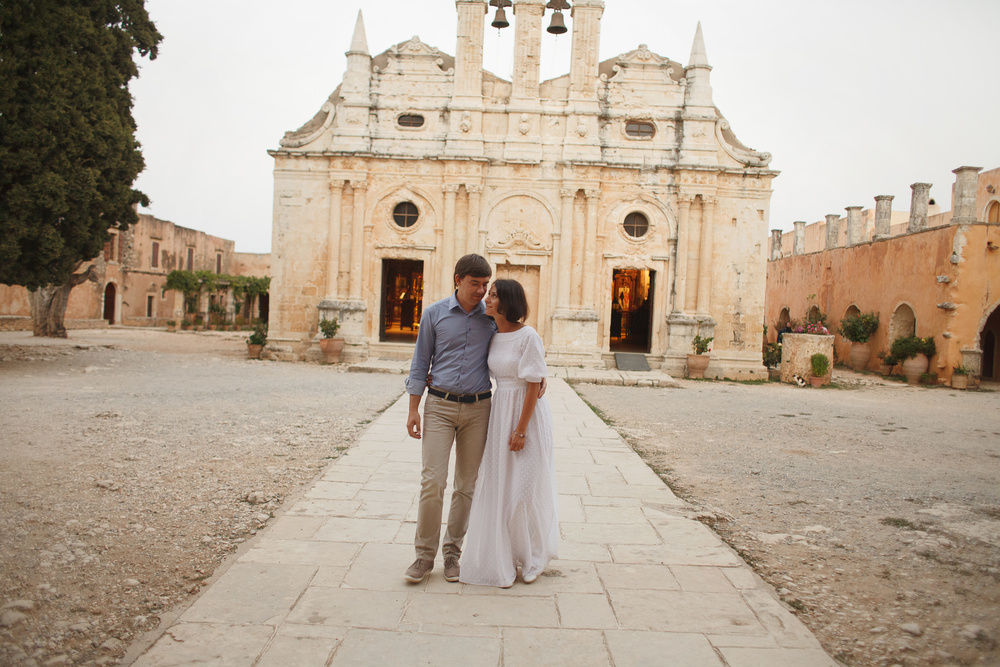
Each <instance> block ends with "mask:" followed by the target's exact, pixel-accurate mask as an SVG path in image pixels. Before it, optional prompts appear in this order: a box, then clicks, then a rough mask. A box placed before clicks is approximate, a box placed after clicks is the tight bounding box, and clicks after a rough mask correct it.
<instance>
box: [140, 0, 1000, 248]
mask: <svg viewBox="0 0 1000 667" xmlns="http://www.w3.org/2000/svg"><path fill="white" fill-rule="evenodd" d="M516 1H517V0H515V3H516ZM570 2H571V4H572V0H570ZM146 8H147V10H148V11H149V14H150V17H151V18H152V19H153V21H154V22H156V24H157V27H158V28H159V30H160V32H161V33H162V34H163V43H162V44H161V45H160V54H159V57H158V58H157V59H156V60H155V61H152V62H150V61H148V60H143V61H142V63H141V75H140V78H139V79H138V80H137V81H135V82H133V85H132V93H133V95H134V97H135V109H134V114H135V119H136V122H137V123H138V127H139V129H138V138H139V141H140V142H141V143H142V147H143V154H144V157H145V160H146V170H145V172H143V173H142V175H140V177H139V179H138V181H137V183H136V185H137V187H138V188H139V189H140V190H142V191H143V192H145V193H146V194H147V195H148V196H149V198H150V199H151V200H152V203H151V205H150V208H149V209H148V210H147V209H144V212H146V213H151V214H153V215H155V216H156V217H158V218H162V219H165V220H170V221H171V222H174V223H176V224H178V225H182V226H184V227H190V228H193V229H198V230H201V231H204V232H207V233H209V234H213V235H216V236H221V237H224V238H228V239H233V240H235V241H236V249H237V250H238V251H240V252H269V251H270V249H271V211H272V198H273V174H272V170H273V166H274V163H273V159H272V158H271V157H270V156H269V155H268V154H267V150H268V149H275V148H277V147H278V142H279V140H280V139H281V137H282V135H283V134H284V133H285V132H286V131H288V130H294V129H296V128H298V127H299V126H300V125H302V124H303V123H305V122H306V121H307V120H309V119H310V118H311V117H312V116H313V115H314V114H315V113H316V111H318V110H319V108H320V106H321V105H322V104H323V102H324V101H325V100H326V98H327V97H328V96H329V95H330V93H331V92H333V89H334V88H336V86H337V85H338V84H339V83H340V81H341V79H342V77H343V74H344V68H345V63H346V59H345V57H344V52H345V51H347V49H348V47H349V46H350V42H351V35H352V33H353V30H354V24H355V21H356V18H357V13H358V9H359V8H360V9H362V10H363V12H364V21H365V28H366V33H367V38H368V47H369V52H370V53H371V54H372V55H376V54H378V53H381V52H382V51H384V50H385V49H387V48H389V47H390V46H392V45H393V44H397V43H399V42H402V41H404V40H407V39H409V38H410V37H412V36H414V35H418V36H419V37H420V39H421V40H422V41H424V42H425V43H427V44H430V45H431V46H434V47H436V48H438V49H440V50H441V51H444V52H446V53H449V54H454V53H455V4H454V2H453V0H419V1H417V0H409V1H404V0H377V1H376V0H285V1H284V2H276V1H274V0H242V1H240V2H237V1H236V0H228V1H223V0H146ZM491 17H492V12H491V14H490V17H489V18H488V19H487V24H488V23H489V22H490V20H492V18H491ZM546 21H548V17H546ZM698 21H701V24H702V30H703V32H704V36H705V45H706V51H707V53H708V59H709V63H710V64H711V65H712V67H713V69H712V73H711V77H712V79H711V80H712V87H713V90H714V95H715V103H716V106H717V107H718V108H719V109H720V110H721V112H722V113H723V115H724V116H725V117H726V118H727V119H728V120H729V122H730V124H731V126H732V128H733V130H734V131H735V132H736V136H737V137H739V139H740V141H742V142H743V143H744V144H745V145H747V146H750V147H752V148H754V149H756V150H762V151H768V152H770V153H772V154H773V155H774V160H773V161H772V162H771V167H772V168H774V169H776V170H779V171H781V175H780V176H778V177H777V178H776V179H775V180H774V182H773V189H774V194H773V195H772V198H771V217H770V223H769V228H774V229H785V230H787V229H791V228H792V222H793V221H795V220H806V221H808V222H814V221H818V220H821V219H822V218H823V216H824V215H825V214H827V213H840V214H843V213H844V207H846V206H854V205H861V206H865V207H874V197H875V195H879V194H891V195H895V196H896V199H895V201H894V202H893V209H894V210H902V211H905V210H908V209H909V205H910V187H909V186H910V184H911V183H914V182H918V181H919V182H929V183H933V184H934V187H933V188H932V189H931V196H932V197H934V198H935V199H936V200H937V202H938V203H939V204H941V206H942V209H943V210H948V209H950V208H951V185H952V183H953V182H954V174H952V173H951V170H952V169H954V168H956V167H959V166H962V165H972V166H977V167H983V168H985V169H990V168H993V167H998V166H1000V131H998V128H997V123H998V120H1000V83H998V76H997V71H996V68H997V65H998V62H1000V57H998V55H997V54H998V42H997V33H998V30H1000V2H998V1H997V0H948V1H947V2H946V1H944V0H936V1H934V2H931V1H929V0H840V1H839V2H836V3H832V4H831V3H819V2H803V1H802V0H772V1H767V0H760V1H758V2H746V0H714V1H712V2H696V1H694V0H687V1H673V0H605V9H604V16H603V19H602V29H601V49H600V58H601V60H605V59H607V58H611V57H613V56H615V55H618V54H620V53H625V52H627V51H631V50H632V49H634V48H636V47H637V46H638V45H639V44H646V45H648V47H649V48H650V50H652V51H654V52H655V53H658V54H660V55H661V56H665V57H667V58H670V59H672V60H675V61H678V62H681V63H682V64H687V61H688V56H689V54H690V52H691V42H692V39H693V37H694V33H695V27H696V26H697V23H698ZM567 24H570V19H569V17H567ZM513 34H514V28H513V26H511V27H510V28H507V29H505V30H504V31H502V32H499V33H498V31H497V30H495V29H492V28H489V27H488V26H487V30H486V35H487V37H486V47H485V57H484V66H485V67H486V69H488V70H490V71H492V72H494V73H495V74H497V75H499V76H502V77H504V78H508V79H509V77H510V53H511V49H512V42H513ZM569 45H570V33H567V34H566V35H563V36H561V37H558V38H557V37H554V36H551V35H548V34H546V35H545V39H544V41H543V47H542V49H543V50H542V78H543V79H549V78H553V77H556V76H560V75H561V74H563V73H565V72H567V71H568V69H569V59H568V52H569Z"/></svg>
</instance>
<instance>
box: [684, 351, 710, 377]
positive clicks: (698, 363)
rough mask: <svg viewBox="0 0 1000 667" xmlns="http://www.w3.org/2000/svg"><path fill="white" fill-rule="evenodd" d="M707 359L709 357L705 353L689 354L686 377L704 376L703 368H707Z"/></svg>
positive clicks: (708, 359)
mask: <svg viewBox="0 0 1000 667" xmlns="http://www.w3.org/2000/svg"><path fill="white" fill-rule="evenodd" d="M709 361H710V357H709V356H708V355H707V354H689V355H688V377H689V378H695V379H698V378H703V377H705V369H706V368H708V362H709Z"/></svg>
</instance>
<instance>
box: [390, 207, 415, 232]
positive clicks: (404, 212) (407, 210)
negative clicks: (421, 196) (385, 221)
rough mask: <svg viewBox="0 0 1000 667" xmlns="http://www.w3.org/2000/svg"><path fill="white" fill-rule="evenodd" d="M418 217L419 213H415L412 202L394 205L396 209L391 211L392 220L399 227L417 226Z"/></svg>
mask: <svg viewBox="0 0 1000 667" xmlns="http://www.w3.org/2000/svg"><path fill="white" fill-rule="evenodd" d="M418 217H420V212H419V211H417V207H416V205H415V204H414V203H413V202H409V201H404V202H400V203H398V204H396V208H394V209H392V219H393V220H394V221H395V222H396V224H397V225H399V226H400V227H404V228H405V227H412V226H413V225H415V224H417V218H418Z"/></svg>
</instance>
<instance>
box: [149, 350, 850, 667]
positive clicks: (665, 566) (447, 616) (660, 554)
mask: <svg viewBox="0 0 1000 667" xmlns="http://www.w3.org/2000/svg"><path fill="white" fill-rule="evenodd" d="M383 365H385V366H386V368H387V369H392V368H396V366H395V365H392V364H383ZM602 373H603V374H602ZM654 373H656V374H657V375H660V374H659V373H658V372H656V371H654ZM598 376H599V379H603V380H604V381H607V382H618V383H627V382H630V381H634V380H635V378H634V377H628V373H622V372H619V371H600V369H598V370H594V369H590V370H587V369H555V370H554V372H553V377H552V378H551V380H550V382H549V390H548V396H549V402H550V404H551V406H552V410H553V420H554V424H555V427H554V431H555V447H556V452H555V458H556V470H557V477H558V482H559V493H560V496H559V504H560V507H559V518H560V542H559V559H557V560H554V561H552V562H551V563H550V564H549V567H548V569H547V570H546V571H545V572H544V573H543V574H542V576H540V577H539V578H538V580H537V581H535V582H534V583H533V584H530V585H528V584H524V583H523V582H521V581H520V580H519V581H518V582H516V583H515V585H514V586H513V587H512V588H510V589H499V588H492V587H483V586H470V585H466V584H460V583H449V582H447V581H445V580H444V576H443V573H442V562H441V559H440V558H439V559H438V562H437V563H436V568H435V570H434V571H433V572H432V573H431V574H430V576H429V577H428V578H427V579H425V580H424V581H422V582H420V583H419V584H409V583H407V582H405V581H404V579H403V576H402V575H403V571H404V570H405V569H406V567H407V566H408V565H409V564H410V563H411V562H412V560H413V558H414V551H413V534H414V530H415V527H416V524H415V519H416V506H417V495H418V491H419V480H420V443H419V442H417V441H415V440H412V439H410V438H409V437H407V435H406V430H405V422H406V407H407V406H406V403H407V397H406V396H405V395H404V396H402V397H401V398H400V400H399V401H397V402H396V403H395V404H393V405H392V406H390V407H389V408H388V409H387V410H386V411H385V412H383V413H382V415H381V416H380V417H379V418H378V419H376V420H375V421H374V422H373V423H372V424H371V425H370V426H369V428H368V430H367V431H366V432H365V433H364V434H363V435H362V436H361V437H360V438H359V440H358V442H357V443H356V444H355V445H354V446H353V447H352V448H351V449H350V450H349V451H348V452H346V453H345V455H344V456H342V457H341V458H340V459H338V460H336V461H333V462H331V463H330V465H329V466H328V467H327V469H326V470H325V471H324V472H323V474H322V475H321V477H320V479H319V480H317V481H316V482H315V483H314V484H313V485H312V486H311V487H310V488H309V489H307V490H305V491H304V492H303V494H302V495H301V496H300V497H299V499H298V500H296V501H295V502H293V503H292V504H291V506H289V507H287V508H285V510H284V513H283V514H282V515H281V516H279V517H278V518H277V519H275V520H274V521H273V522H272V523H271V525H270V526H269V527H268V528H267V529H266V530H264V531H262V532H261V533H260V534H258V535H257V536H256V537H255V538H254V539H253V540H251V541H250V543H249V545H248V547H247V549H246V550H245V551H243V552H242V554H241V555H240V556H239V558H237V559H235V560H234V561H232V562H231V563H230V564H229V565H228V569H227V570H225V571H224V572H222V573H221V574H219V575H218V576H217V578H216V579H215V580H214V582H213V583H212V584H211V585H210V586H208V587H207V588H206V589H205V590H204V591H203V592H202V594H201V596H200V597H199V598H198V599H197V600H196V601H195V602H194V603H193V604H192V605H191V606H190V607H189V608H187V609H186V610H185V611H183V613H180V614H179V615H178V616H177V617H176V618H175V619H174V620H173V621H172V622H171V623H169V624H167V627H165V628H163V630H162V633H161V634H160V635H159V637H158V638H156V639H155V641H153V642H151V643H150V644H149V645H148V646H147V647H146V649H145V650H144V651H143V652H142V653H141V654H140V655H139V656H138V657H137V658H136V659H135V661H134V663H133V664H135V665H139V666H141V667H148V666H152V665H188V664H207V663H210V664H221V665H248V666H250V665H259V666H266V665H317V666H318V665H336V666H351V665H371V664H400V665H437V664H470V665H471V664H477V665H478V664H487V665H497V664H505V665H521V664H531V665H566V664H573V665H595V666H603V665H615V666H616V667H622V666H624V665H647V664H665V663H664V660H667V662H668V663H669V664H671V665H677V666H684V665H692V666H694V665H697V666H698V667H703V666H708V667H711V666H714V665H729V666H730V667H743V666H744V665H745V666H748V667H749V666H752V665H769V666H781V665H796V666H797V667H813V666H816V667H836V664H837V663H836V662H834V661H833V660H832V659H831V658H830V657H829V656H828V655H827V654H826V653H825V652H824V651H823V650H822V648H821V647H820V645H819V643H818V642H817V641H816V639H815V637H814V636H813V635H812V634H811V633H810V632H809V630H808V629H807V628H806V627H805V626H804V625H803V624H802V623H801V622H800V621H799V620H798V619H797V618H796V617H795V615H794V614H793V613H792V612H791V611H790V610H789V609H787V608H786V607H784V606H783V605H782V604H781V602H780V601H779V600H778V598H777V596H776V595H775V593H774V591H773V589H771V588H770V587H769V586H768V585H767V584H765V583H764V582H763V581H762V580H761V579H760V578H759V577H756V576H755V575H754V573H753V572H752V570H751V569H750V568H749V566H747V565H746V563H744V562H743V561H742V560H741V559H740V558H739V557H738V556H737V555H736V553H735V552H734V551H733V550H732V549H730V548H729V547H728V546H727V545H726V544H725V543H723V542H722V540H721V539H720V538H719V537H718V536H717V535H716V534H715V533H714V532H712V531H711V530H710V529H709V528H708V527H706V526H705V525H703V524H701V523H698V522H696V521H694V520H691V519H688V518H686V517H685V516H684V514H683V512H682V510H683V509H684V508H685V505H686V504H685V503H684V501H682V500H680V499H679V498H677V497H676V496H675V495H674V494H673V493H672V492H671V491H670V489H669V488H668V487H667V486H666V485H665V484H663V483H662V481H660V479H659V478H658V477H657V476H656V475H655V474H653V473H652V471H650V470H649V468H647V467H646V466H645V464H643V463H642V461H641V459H640V458H639V457H638V456H637V455H636V454H635V453H634V452H633V451H632V450H631V449H630V448H629V447H628V445H627V444H626V443H625V442H624V441H623V440H622V439H621V437H619V436H618V434H617V433H616V432H615V431H614V430H613V429H611V428H610V427H608V426H607V424H605V423H604V422H603V421H602V420H601V419H600V418H598V417H597V415H595V414H594V413H593V411H591V410H590V408H588V407H587V406H586V404H585V403H584V402H583V401H582V400H581V399H580V398H579V397H578V396H577V395H576V393H575V392H574V391H573V389H572V388H571V387H570V386H569V384H567V382H566V381H564V379H563V378H567V379H571V380H575V381H580V378H586V377H591V378H593V377H598ZM663 378H666V376H663V377H662V378H656V382H657V383H659V382H660V381H661V380H662V379H663ZM667 379H669V378H667ZM664 381H665V380H664ZM447 504H448V498H447V497H446V499H445V507H447Z"/></svg>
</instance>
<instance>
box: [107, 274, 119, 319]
mask: <svg viewBox="0 0 1000 667" xmlns="http://www.w3.org/2000/svg"><path fill="white" fill-rule="evenodd" d="M116 292H117V290H115V284H114V283H108V284H107V285H105V286H104V319H106V320H107V321H108V324H114V323H115V294H116Z"/></svg>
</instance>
